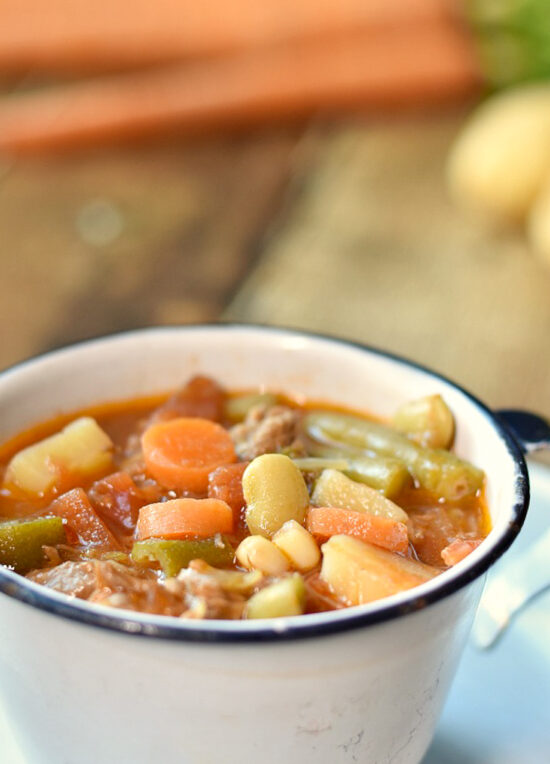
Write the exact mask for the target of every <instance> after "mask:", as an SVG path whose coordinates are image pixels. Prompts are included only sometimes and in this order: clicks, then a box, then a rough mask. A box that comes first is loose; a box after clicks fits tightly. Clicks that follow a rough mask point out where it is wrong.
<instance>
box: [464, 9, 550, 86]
mask: <svg viewBox="0 0 550 764" xmlns="http://www.w3.org/2000/svg"><path fill="white" fill-rule="evenodd" d="M466 10H467V14H468V17H469V19H470V21H471V23H472V25H473V27H474V30H475V34H476V37H477V40H478V44H479V49H480V56H481V62H482V66H483V70H484V73H485V75H486V77H487V81H488V82H489V84H490V85H491V86H493V87H496V88H500V87H505V86H507V85H513V84H515V83H518V82H526V81H530V80H543V79H547V78H550V0H467V2H466Z"/></svg>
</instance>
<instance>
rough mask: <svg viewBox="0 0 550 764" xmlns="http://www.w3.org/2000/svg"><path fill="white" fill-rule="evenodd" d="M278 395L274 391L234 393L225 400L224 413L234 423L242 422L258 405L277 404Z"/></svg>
mask: <svg viewBox="0 0 550 764" xmlns="http://www.w3.org/2000/svg"><path fill="white" fill-rule="evenodd" d="M276 403H277V396H276V395H273V393H249V394H247V395H234V396H232V397H230V398H228V399H227V400H226V402H225V407H224V415H225V417H226V419H228V420H229V421H230V422H232V423H237V422H242V421H243V420H244V419H246V416H247V414H248V412H249V411H250V410H251V409H253V408H255V407H256V406H266V407H269V406H275V404H276Z"/></svg>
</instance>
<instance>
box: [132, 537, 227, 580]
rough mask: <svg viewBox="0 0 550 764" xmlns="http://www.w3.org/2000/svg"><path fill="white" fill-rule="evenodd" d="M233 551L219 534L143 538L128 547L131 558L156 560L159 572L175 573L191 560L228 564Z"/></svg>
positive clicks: (135, 559)
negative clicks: (130, 548) (181, 537)
mask: <svg viewBox="0 0 550 764" xmlns="http://www.w3.org/2000/svg"><path fill="white" fill-rule="evenodd" d="M234 555H235V552H234V550H233V547H232V546H231V544H229V543H228V542H227V541H226V540H225V539H224V538H223V537H219V538H212V539H191V540H182V541H180V540H169V539H146V540H145V541H136V543H135V544H134V546H133V547H132V560H133V561H134V562H137V563H145V562H158V563H159V565H160V566H161V568H162V571H163V573H164V574H165V575H166V576H168V577H171V576H177V575H178V573H179V572H180V570H181V569H182V568H186V567H187V566H188V565H189V563H190V562H191V560H197V559H200V560H204V561H205V562H208V563H210V564H212V565H222V566H223V565H231V563H232V562H233V557H234Z"/></svg>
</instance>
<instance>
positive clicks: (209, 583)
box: [165, 563, 246, 619]
mask: <svg viewBox="0 0 550 764" xmlns="http://www.w3.org/2000/svg"><path fill="white" fill-rule="evenodd" d="M192 565H193V563H191V566H192ZM191 566H190V567H189V568H184V569H183V570H182V571H180V573H179V575H178V576H177V578H170V579H166V581H165V586H166V588H168V589H169V590H170V591H172V592H175V593H179V594H180V596H184V597H185V599H186V601H187V603H188V606H189V608H188V610H187V611H186V612H185V613H183V614H182V616H183V617H184V618H231V619H238V618H241V617H242V614H243V610H244V606H245V603H246V598H245V597H244V596H243V595H242V594H241V593H238V592H230V591H227V590H226V589H224V588H223V586H222V584H221V583H220V582H219V581H217V580H216V579H215V578H213V577H212V576H208V575H204V574H202V573H199V572H198V571H197V570H194V569H193V567H191Z"/></svg>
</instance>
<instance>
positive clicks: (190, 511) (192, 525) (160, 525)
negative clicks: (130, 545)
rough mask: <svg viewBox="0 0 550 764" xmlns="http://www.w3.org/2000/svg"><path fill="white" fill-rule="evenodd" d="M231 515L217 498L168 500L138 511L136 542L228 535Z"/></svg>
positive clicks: (229, 510)
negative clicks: (151, 539) (218, 534)
mask: <svg viewBox="0 0 550 764" xmlns="http://www.w3.org/2000/svg"><path fill="white" fill-rule="evenodd" d="M232 530H233V512H232V510H231V507H230V506H229V504H226V503H225V501H220V500H219V499H171V500H170V501H162V502H159V503H158V504H147V505H146V506H145V507H142V508H141V509H140V510H139V517H138V522H137V527H136V537H137V538H138V540H140V541H141V540H143V539H148V538H162V539H188V538H209V537H210V536H215V535H216V533H231V531H232Z"/></svg>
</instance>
